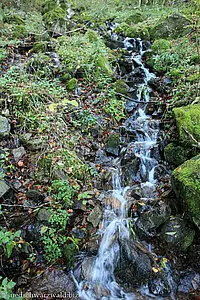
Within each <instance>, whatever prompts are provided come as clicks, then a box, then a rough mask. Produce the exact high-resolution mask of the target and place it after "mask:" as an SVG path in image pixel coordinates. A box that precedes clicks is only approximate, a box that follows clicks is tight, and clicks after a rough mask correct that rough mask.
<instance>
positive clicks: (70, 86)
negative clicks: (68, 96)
mask: <svg viewBox="0 0 200 300" xmlns="http://www.w3.org/2000/svg"><path fill="white" fill-rule="evenodd" d="M77 82H78V81H77V79H76V78H72V79H70V80H68V81H67V88H68V90H70V91H73V90H74V89H75V88H76V86H77Z"/></svg>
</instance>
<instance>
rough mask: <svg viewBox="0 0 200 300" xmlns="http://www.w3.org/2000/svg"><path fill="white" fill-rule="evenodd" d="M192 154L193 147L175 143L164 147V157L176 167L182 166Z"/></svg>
mask: <svg viewBox="0 0 200 300" xmlns="http://www.w3.org/2000/svg"><path fill="white" fill-rule="evenodd" d="M190 156H191V149H189V148H184V147H182V146H180V145H176V144H174V143H170V144H168V145H167V146H166V147H165V148H164V157H165V160H166V161H167V162H168V163H169V164H171V165H174V166H176V167H178V166H180V165H181V164H182V163H184V162H185V161H186V160H187V159H189V158H190Z"/></svg>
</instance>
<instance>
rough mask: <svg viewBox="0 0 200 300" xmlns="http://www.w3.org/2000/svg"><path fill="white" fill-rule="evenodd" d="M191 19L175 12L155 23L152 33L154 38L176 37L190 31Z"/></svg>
mask: <svg viewBox="0 0 200 300" xmlns="http://www.w3.org/2000/svg"><path fill="white" fill-rule="evenodd" d="M190 25H191V21H190V20H189V19H187V18H186V17H185V16H183V15H181V14H178V13H176V14H173V15H171V16H169V17H167V18H166V19H165V20H164V21H162V22H160V23H159V24H157V25H155V26H154V27H153V28H152V29H151V31H150V35H151V37H152V38H153V39H160V38H162V39H165V38H166V39H167V38H168V39H174V38H177V37H179V36H184V35H185V34H187V33H189V32H190V30H191V29H190V28H189V27H188V26H190Z"/></svg>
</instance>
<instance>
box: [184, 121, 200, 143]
mask: <svg viewBox="0 0 200 300" xmlns="http://www.w3.org/2000/svg"><path fill="white" fill-rule="evenodd" d="M182 128H183V130H184V131H185V132H186V133H187V134H188V135H189V137H190V138H191V139H192V140H193V141H194V142H195V143H196V145H194V146H195V147H198V148H200V143H199V142H198V141H197V140H196V139H195V138H194V137H193V135H192V134H191V133H190V132H189V131H188V130H187V129H186V128H185V127H183V126H182Z"/></svg>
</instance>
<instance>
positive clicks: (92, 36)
mask: <svg viewBox="0 0 200 300" xmlns="http://www.w3.org/2000/svg"><path fill="white" fill-rule="evenodd" d="M86 37H87V38H88V40H89V42H97V41H98V40H99V35H98V33H97V32H96V31H94V30H91V29H89V30H88V31H87V32H86Z"/></svg>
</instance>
